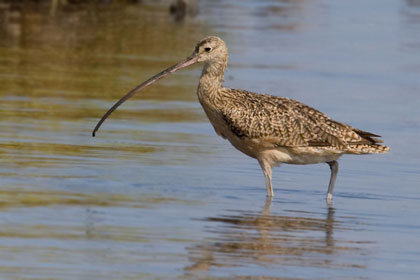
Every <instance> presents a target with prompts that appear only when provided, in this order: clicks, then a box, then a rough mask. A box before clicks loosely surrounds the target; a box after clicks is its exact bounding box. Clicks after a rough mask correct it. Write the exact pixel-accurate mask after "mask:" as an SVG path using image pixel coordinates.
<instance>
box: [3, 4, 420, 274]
mask: <svg viewBox="0 0 420 280" xmlns="http://www.w3.org/2000/svg"><path fill="white" fill-rule="evenodd" d="M168 6H169V3H166V2H164V1H162V2H158V3H155V2H154V1H141V3H139V4H133V5H125V4H124V5H123V4H121V5H117V4H113V5H110V4H108V5H105V4H104V5H102V4H98V5H76V6H67V7H57V9H56V10H55V11H51V10H50V7H49V6H48V5H47V4H45V5H40V6H36V5H33V6H26V7H24V8H21V9H16V8H13V7H12V8H10V7H7V5H5V6H4V7H3V6H2V9H1V10H0V14H1V18H2V26H1V29H0V121H1V128H2V129H1V130H0V167H1V168H0V175H1V189H0V207H1V208H0V276H1V277H0V278H2V279H326V278H333V279H395V278H400V279H418V278H419V277H420V269H419V267H418V265H417V264H418V263H419V262H420V254H419V250H420V238H419V236H420V221H419V218H418V214H419V213H420V204H419V202H420V194H419V188H418V186H419V182H420V175H419V174H420V166H419V162H418V159H419V157H420V149H419V148H418V147H419V144H420V143H419V129H420V125H419V124H420V113H419V110H418V108H419V107H420V97H419V94H420V79H419V77H420V2H419V1H414V0H412V1H408V0H407V1H402V0H386V1H379V0H374V1H368V2H366V1H350V2H349V1H322V0H320V1H291V0H289V1H287V0H283V1H274V0H264V1H250V0H249V1H240V3H239V2H238V3H236V2H235V3H234V2H231V1H224V0H220V1H198V8H199V9H198V14H197V15H195V16H193V15H190V14H187V16H186V18H185V19H184V20H182V21H180V22H177V21H175V20H174V19H173V18H172V17H171V16H169V13H168ZM208 35H218V36H220V37H222V38H223V39H224V40H225V41H226V42H227V44H228V46H229V49H230V64H229V68H228V71H227V73H226V79H225V80H226V81H225V85H226V86H229V87H234V88H244V89H248V90H252V91H256V92H264V93H271V94H274V95H279V96H287V97H290V98H294V99H298V100H300V101H302V102H304V103H306V104H309V105H311V106H313V107H315V108H317V109H319V110H321V111H323V112H325V113H327V114H328V115H330V116H331V117H332V118H334V119H336V120H338V121H342V122H346V123H349V124H351V125H353V126H355V127H358V128H360V129H363V130H368V131H372V132H374V133H378V134H381V135H382V136H383V139H384V140H385V142H386V144H387V145H389V146H390V147H391V152H390V153H389V154H387V155H372V156H344V157H343V158H342V159H341V161H340V172H339V176H338V179H337V184H336V190H335V197H334V203H333V205H332V206H328V205H326V203H325V201H324V198H325V193H326V190H327V183H328V176H329V169H328V166H327V165H323V164H321V165H312V166H286V165H284V166H281V167H280V168H277V169H275V170H274V177H273V183H274V191H275V198H274V200H273V201H272V202H270V201H266V200H265V194H266V191H265V185H264V179H263V176H262V172H261V171H260V169H259V166H258V164H257V162H256V161H255V160H253V159H251V158H247V157H246V156H244V155H242V154H241V153H239V152H237V151H236V150H234V149H233V148H232V147H231V146H230V144H229V143H228V142H226V141H224V140H223V139H220V138H218V137H217V136H216V135H215V133H214V131H213V129H212V127H211V126H210V124H209V123H208V121H207V119H206V117H205V115H204V113H203V111H202V109H201V108H200V105H199V103H198V102H197V97H196V95H195V90H196V87H197V83H198V77H199V74H200V66H195V67H191V68H189V69H184V70H182V71H179V72H177V73H176V74H174V75H171V76H169V77H168V78H166V79H164V80H162V81H159V82H158V83H156V84H155V85H153V86H152V87H150V88H148V89H147V90H146V91H144V92H143V93H142V94H141V95H139V96H136V97H134V98H133V99H132V100H130V101H128V102H127V103H125V104H124V105H123V106H122V107H121V108H120V109H119V110H117V111H116V112H114V114H113V115H112V117H111V118H110V119H108V120H107V121H106V122H105V123H104V125H103V126H102V127H101V129H100V131H99V132H98V135H97V137H96V138H92V137H91V131H92V129H93V127H94V126H95V124H96V122H97V121H98V119H99V118H100V117H101V116H102V114H103V113H104V112H105V111H106V110H107V109H108V108H109V107H110V106H111V105H112V104H113V103H114V102H115V101H116V100H117V99H118V98H120V97H121V96H122V95H123V94H125V93H126V92H127V91H128V90H130V89H131V88H133V87H134V86H136V85H137V84H138V83H139V82H141V81H143V80H145V79H147V78H149V77H150V76H151V75H153V74H155V73H157V72H159V71H161V70H162V69H164V68H166V67H167V66H170V65H172V64H174V63H176V62H178V61H179V60H181V59H183V58H184V57H186V56H188V55H189V54H190V53H191V52H192V51H193V48H194V46H195V44H196V42H197V41H198V40H200V39H201V38H202V37H205V36H208Z"/></svg>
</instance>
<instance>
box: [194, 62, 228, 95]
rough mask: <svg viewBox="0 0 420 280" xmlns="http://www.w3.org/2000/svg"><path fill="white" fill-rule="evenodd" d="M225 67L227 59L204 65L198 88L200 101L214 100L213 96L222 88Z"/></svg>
mask: <svg viewBox="0 0 420 280" xmlns="http://www.w3.org/2000/svg"><path fill="white" fill-rule="evenodd" d="M226 66H227V59H226V60H220V61H214V62H207V63H206V64H204V67H203V72H202V73H201V78H200V84H199V86H198V95H199V98H200V99H203V98H210V99H215V98H216V96H215V95H217V93H218V92H219V90H220V89H222V88H223V86H222V83H223V77H224V72H225V69H226Z"/></svg>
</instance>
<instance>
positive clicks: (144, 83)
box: [92, 53, 198, 137]
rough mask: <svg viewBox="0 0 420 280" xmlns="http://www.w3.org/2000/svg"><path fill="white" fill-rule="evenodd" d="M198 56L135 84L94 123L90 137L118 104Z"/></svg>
mask: <svg viewBox="0 0 420 280" xmlns="http://www.w3.org/2000/svg"><path fill="white" fill-rule="evenodd" d="M197 59H198V56H197V54H196V53H193V54H192V55H191V56H189V57H187V58H186V59H184V60H183V61H181V62H179V63H177V64H175V65H173V66H171V67H169V68H168V69H165V70H163V71H162V72H160V73H159V74H156V75H154V76H153V77H151V78H150V79H148V80H147V81H144V82H143V83H141V84H140V85H138V86H136V87H135V88H133V89H132V90H131V91H130V92H129V93H127V94H126V95H124V96H123V97H122V98H121V99H120V100H118V101H117V103H115V104H114V106H112V107H111V108H110V109H109V110H108V111H107V112H106V113H105V114H104V115H103V116H102V118H101V119H100V120H99V122H98V123H97V124H96V126H95V129H94V130H93V132H92V137H95V134H96V131H98V129H99V128H100V127H101V125H102V123H103V122H104V121H105V120H106V118H108V117H109V115H111V113H112V112H114V111H115V109H117V108H118V106H120V105H121V104H122V103H124V102H125V101H126V100H127V99H129V98H130V97H132V96H133V95H134V94H136V93H137V92H139V91H141V90H142V89H144V88H145V87H147V86H149V85H151V84H153V83H154V82H156V81H158V80H160V79H162V78H164V77H165V76H167V75H168V74H171V73H173V72H175V71H177V70H179V69H181V68H184V67H187V66H189V65H192V64H194V63H196V62H197Z"/></svg>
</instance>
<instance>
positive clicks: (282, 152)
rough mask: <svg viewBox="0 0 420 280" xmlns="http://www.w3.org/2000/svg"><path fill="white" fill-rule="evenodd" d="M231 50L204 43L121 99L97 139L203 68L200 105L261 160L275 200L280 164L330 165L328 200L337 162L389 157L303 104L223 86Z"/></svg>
mask: <svg viewBox="0 0 420 280" xmlns="http://www.w3.org/2000/svg"><path fill="white" fill-rule="evenodd" d="M227 60H228V50H227V47H226V45H225V43H224V42H223V40H221V39H220V38H218V37H214V36H211V37H207V38H204V39H203V40H201V41H200V42H199V43H198V44H197V46H196V48H195V50H194V52H193V54H192V55H191V56H189V57H188V58H187V59H185V60H184V61H182V62H180V63H178V64H176V65H174V66H172V67H170V68H168V69H166V70H164V71H162V72H161V73H159V74H157V75H155V76H153V77H152V78H150V79H149V80H147V81H145V82H144V83H142V84H140V85H139V86H137V87H136V88H135V89H133V90H132V91H130V92H129V93H128V94H127V95H125V96H124V97H123V98H121V99H120V100H119V101H118V102H117V103H116V104H115V105H114V106H113V107H112V108H111V109H110V110H109V111H108V112H107V113H105V115H104V116H103V117H102V119H101V120H100V121H99V123H98V124H97V126H96V127H95V129H94V132H93V135H95V132H96V131H97V129H98V128H99V126H100V125H101V124H102V122H103V121H104V120H105V119H106V117H108V116H109V115H110V114H111V113H112V111H113V110H115V109H116V108H117V107H118V106H119V105H120V104H121V103H123V102H124V101H125V100H127V99H128V98H129V97H131V96H132V95H134V94H135V93H136V92H138V91H140V90H141V89H142V88H144V87H146V86H148V85H150V84H152V83H153V82H155V81H156V80H158V79H161V78H163V77H165V76H166V75H168V74H169V73H172V72H175V71H176V70H178V69H180V68H183V67H186V66H188V65H191V64H194V63H196V62H203V63H204V67H203V72H202V75H201V78H200V83H199V86H198V90H197V95H198V99H199V101H200V103H201V105H202V107H203V109H204V111H205V113H206V115H207V117H208V118H209V120H210V122H211V124H212V125H213V127H214V129H215V131H216V133H217V134H219V135H220V136H222V137H223V138H225V139H228V140H229V141H230V143H231V144H232V145H233V146H234V147H235V148H237V149H238V150H240V151H242V152H243V153H245V154H247V155H248V156H251V157H253V158H256V159H257V160H258V162H259V163H260V165H261V168H262V170H263V172H264V175H265V178H266V187H267V195H268V196H270V197H272V196H273V190H272V185H271V169H272V167H273V166H274V165H278V164H280V163H289V164H312V163H321V162H326V163H328V164H329V166H330V168H331V177H330V183H329V186H328V194H327V200H328V201H330V200H331V198H332V192H333V188H334V182H335V178H336V175H337V172H338V163H337V161H336V160H337V159H338V158H339V157H340V156H341V155H343V154H371V153H384V152H387V151H388V150H389V148H388V147H386V146H382V145H380V144H379V143H382V141H381V140H379V139H377V138H376V137H380V136H379V135H376V134H373V133H370V132H366V131H362V130H359V129H356V128H353V127H351V126H349V125H347V124H343V123H340V122H337V121H334V120H332V119H330V118H329V117H328V116H326V115H325V114H323V113H321V112H319V111H318V110H315V109H313V108H311V107H309V106H307V105H305V104H303V103H301V102H299V101H296V100H293V99H289V98H284V97H277V96H272V95H267V94H257V93H253V92H249V91H245V90H238V89H230V88H225V87H223V86H222V82H223V75H224V71H225V69H226V66H227Z"/></svg>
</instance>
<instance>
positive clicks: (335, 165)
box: [327, 160, 338, 203]
mask: <svg viewBox="0 0 420 280" xmlns="http://www.w3.org/2000/svg"><path fill="white" fill-rule="evenodd" d="M327 163H328V165H329V166H330V169H331V177H330V184H329V185H328V193H327V202H328V203H330V202H331V199H332V194H333V190H334V183H335V178H336V177H337V173H338V162H337V161H336V160H333V161H328V162H327Z"/></svg>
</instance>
